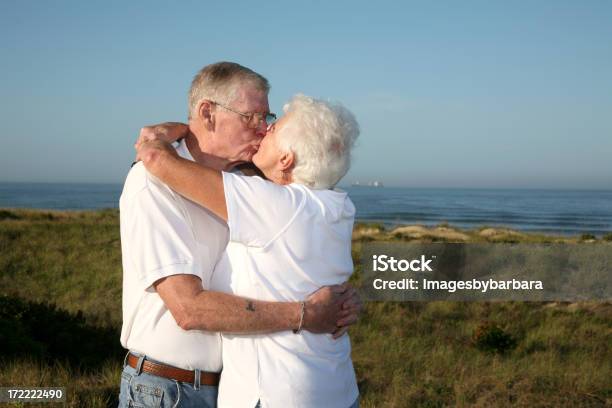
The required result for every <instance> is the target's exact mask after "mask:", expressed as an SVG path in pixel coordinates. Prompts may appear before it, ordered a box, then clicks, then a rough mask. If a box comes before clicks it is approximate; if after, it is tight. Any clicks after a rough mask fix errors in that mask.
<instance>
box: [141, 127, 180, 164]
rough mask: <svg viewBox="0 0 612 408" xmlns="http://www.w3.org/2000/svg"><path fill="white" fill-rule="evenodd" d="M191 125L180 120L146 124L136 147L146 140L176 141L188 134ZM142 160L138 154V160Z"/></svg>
mask: <svg viewBox="0 0 612 408" xmlns="http://www.w3.org/2000/svg"><path fill="white" fill-rule="evenodd" d="M187 133H189V126H187V125H186V124H184V123H179V122H164V123H160V124H159V125H152V126H145V127H143V128H142V129H140V134H139V135H138V140H136V143H135V144H134V148H135V149H136V150H138V146H139V145H141V144H142V143H144V142H150V141H154V140H159V141H162V142H168V143H172V142H176V141H177V140H179V139H181V138H183V137H185V136H187ZM139 160H141V158H140V157H139V156H136V161H139Z"/></svg>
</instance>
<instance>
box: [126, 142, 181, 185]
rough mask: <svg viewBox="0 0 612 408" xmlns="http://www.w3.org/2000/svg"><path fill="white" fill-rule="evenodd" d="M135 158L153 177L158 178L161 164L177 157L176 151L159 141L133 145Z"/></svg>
mask: <svg viewBox="0 0 612 408" xmlns="http://www.w3.org/2000/svg"><path fill="white" fill-rule="evenodd" d="M135 148H136V157H137V158H138V159H139V160H142V162H143V164H144V166H145V167H146V168H147V170H148V171H149V172H150V173H152V174H153V175H155V176H157V177H160V171H161V170H162V167H163V164H162V163H163V162H164V161H167V159H169V158H175V157H178V155H177V153H176V150H175V149H174V148H173V147H172V145H171V144H170V143H168V142H164V141H161V140H150V141H146V140H144V141H141V142H140V143H137V144H136V145H135Z"/></svg>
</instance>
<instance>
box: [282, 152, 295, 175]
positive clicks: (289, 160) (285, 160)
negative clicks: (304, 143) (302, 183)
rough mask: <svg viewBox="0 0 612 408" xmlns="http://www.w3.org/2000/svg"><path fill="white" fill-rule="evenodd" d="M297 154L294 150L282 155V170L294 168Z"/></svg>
mask: <svg viewBox="0 0 612 408" xmlns="http://www.w3.org/2000/svg"><path fill="white" fill-rule="evenodd" d="M294 160H295V156H294V154H293V152H286V153H283V155H282V156H281V157H280V160H279V164H280V170H282V171H289V170H291V169H292V168H293V164H294Z"/></svg>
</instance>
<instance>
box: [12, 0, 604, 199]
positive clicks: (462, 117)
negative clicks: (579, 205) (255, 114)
mask: <svg viewBox="0 0 612 408" xmlns="http://www.w3.org/2000/svg"><path fill="white" fill-rule="evenodd" d="M221 3H222V2H204V1H197V2H196V1H194V2H186V1H183V2H154V1H147V2H144V1H143V2H136V1H134V2H83V1H79V2H77V1H74V2H69V1H54V2H45V1H27V0H26V1H2V2H0V44H1V45H2V64H1V65H0V89H2V96H3V97H2V101H1V102H0V103H1V105H2V106H1V108H0V137H1V138H2V144H3V146H4V148H3V149H1V150H0V181H77V182H122V181H123V179H124V177H125V174H126V172H127V169H128V167H129V164H130V163H131V161H132V157H133V151H132V144H133V141H134V139H135V137H136V135H137V132H138V129H139V128H140V127H141V126H142V125H144V124H150V123H156V122H160V121H166V120H177V121H184V120H185V119H186V113H187V108H186V105H187V104H186V94H187V89H188V87H189V84H190V81H191V78H192V77H193V75H194V74H195V73H196V72H197V71H198V70H199V69H200V68H201V67H202V66H203V65H206V64H208V63H211V62H215V61H219V60H230V61H236V62H239V63H241V64H244V65H246V66H249V67H251V68H253V69H254V70H256V71H258V72H260V73H262V74H264V75H265V76H266V77H268V78H269V80H270V81H271V83H272V91H271V94H270V102H271V107H272V109H273V110H276V111H280V110H281V107H282V104H283V103H284V102H285V101H286V100H288V99H289V98H290V97H291V95H293V94H294V93H296V92H303V93H305V94H309V95H313V96H317V97H324V98H330V99H335V100H339V101H341V102H343V103H344V104H345V105H346V106H347V107H348V108H350V109H351V110H352V111H353V112H354V113H355V114H356V116H357V118H358V121H359V122H360V124H361V128H362V133H361V136H360V140H359V144H358V146H357V148H356V150H355V154H354V163H353V167H352V169H351V171H350V173H349V174H348V175H347V177H346V178H345V180H344V183H349V182H352V181H355V180H361V181H368V180H382V181H383V182H385V183H386V184H387V185H397V186H413V187H502V188H505V187H527V188H605V189H610V188H612V80H611V75H610V73H611V72H612V24H611V23H610V22H611V21H612V2H609V1H584V2H577V1H536V2H533V1H513V2H509V1H507V2H501V1H464V2H455V1H431V2H377V3H374V2H371V1H369V2H355V1H351V2H340V1H334V2H324V1H313V2H299V3H296V4H291V2H277V3H275V2H261V3H253V2H241V1H232V2H223V4H221Z"/></svg>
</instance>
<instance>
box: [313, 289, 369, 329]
mask: <svg viewBox="0 0 612 408" xmlns="http://www.w3.org/2000/svg"><path fill="white" fill-rule="evenodd" d="M360 311H361V300H360V299H359V296H358V295H357V291H356V290H355V289H354V288H353V287H351V286H350V285H348V284H347V283H344V284H342V285H334V286H324V287H322V288H321V289H319V290H317V291H316V292H314V293H312V294H311V295H310V296H308V298H307V299H306V305H305V308H304V329H305V330H308V331H309V332H312V333H332V334H333V335H334V338H338V337H340V336H342V335H343V334H344V333H346V331H347V330H348V326H349V325H351V324H353V323H355V322H356V321H357V318H358V316H359V312H360Z"/></svg>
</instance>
